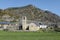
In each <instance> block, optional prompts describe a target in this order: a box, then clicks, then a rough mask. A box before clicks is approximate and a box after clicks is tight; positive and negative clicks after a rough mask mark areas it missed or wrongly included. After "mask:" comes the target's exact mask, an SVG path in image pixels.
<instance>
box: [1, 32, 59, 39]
mask: <svg viewBox="0 0 60 40" xmlns="http://www.w3.org/2000/svg"><path fill="white" fill-rule="evenodd" d="M0 40H60V33H59V32H57V33H56V32H49V33H47V32H6V31H0Z"/></svg>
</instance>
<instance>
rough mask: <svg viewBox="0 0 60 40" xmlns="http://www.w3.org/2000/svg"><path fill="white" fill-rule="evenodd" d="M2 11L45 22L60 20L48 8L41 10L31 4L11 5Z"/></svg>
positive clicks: (17, 16)
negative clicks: (22, 5)
mask: <svg viewBox="0 0 60 40" xmlns="http://www.w3.org/2000/svg"><path fill="white" fill-rule="evenodd" d="M4 13H7V14H9V15H12V16H15V17H16V18H19V17H20V18H21V17H22V16H27V18H28V19H30V20H39V21H43V22H44V21H45V22H60V17H59V16H58V15H56V14H54V13H52V12H50V11H48V10H46V11H45V10H41V9H39V8H36V7H35V6H32V5H27V6H24V7H12V8H7V9H5V10H4Z"/></svg>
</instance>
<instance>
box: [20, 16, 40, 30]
mask: <svg viewBox="0 0 60 40" xmlns="http://www.w3.org/2000/svg"><path fill="white" fill-rule="evenodd" d="M39 29H40V27H39V24H38V25H37V24H36V23H35V22H33V21H30V20H27V17H26V16H23V17H22V20H21V21H20V26H19V30H24V31H38V30H39Z"/></svg>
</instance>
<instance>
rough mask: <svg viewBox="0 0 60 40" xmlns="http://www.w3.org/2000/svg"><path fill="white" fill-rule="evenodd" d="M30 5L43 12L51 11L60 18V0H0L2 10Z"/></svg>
mask: <svg viewBox="0 0 60 40" xmlns="http://www.w3.org/2000/svg"><path fill="white" fill-rule="evenodd" d="M29 4H32V5H34V6H36V7H37V8H40V9H42V10H49V11H51V12H53V13H55V14H57V15H59V16H60V0H0V9H6V8H9V7H22V6H26V5H29Z"/></svg>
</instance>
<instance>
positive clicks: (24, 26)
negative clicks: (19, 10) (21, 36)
mask: <svg viewBox="0 0 60 40" xmlns="http://www.w3.org/2000/svg"><path fill="white" fill-rule="evenodd" d="M22 28H23V30H26V28H27V18H26V16H23V17H22Z"/></svg>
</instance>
